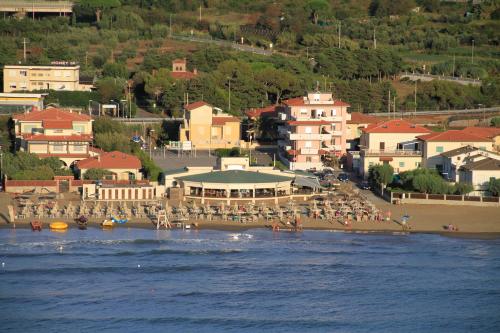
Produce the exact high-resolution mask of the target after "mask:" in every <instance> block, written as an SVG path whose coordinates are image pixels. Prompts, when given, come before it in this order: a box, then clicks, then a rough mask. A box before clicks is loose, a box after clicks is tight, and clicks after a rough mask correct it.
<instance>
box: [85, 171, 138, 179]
mask: <svg viewBox="0 0 500 333" xmlns="http://www.w3.org/2000/svg"><path fill="white" fill-rule="evenodd" d="M88 170H89V169H78V172H79V175H80V178H83V175H84V174H85V172H87V171H88ZM106 170H109V171H111V172H113V173H114V174H115V176H114V178H113V179H116V180H131V179H130V177H129V175H130V174H132V175H134V178H133V179H136V180H141V179H142V173H141V172H140V171H139V170H138V169H106Z"/></svg>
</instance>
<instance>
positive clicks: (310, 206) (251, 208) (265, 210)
mask: <svg viewBox="0 0 500 333" xmlns="http://www.w3.org/2000/svg"><path fill="white" fill-rule="evenodd" d="M375 200H376V204H374V203H373V202H372V201H370V200H368V199H367V198H366V197H365V196H364V195H363V194H360V193H359V192H357V191H354V192H347V191H340V192H337V193H334V194H329V195H326V196H317V197H315V198H313V199H311V200H308V201H292V200H290V201H288V202H285V203H280V204H264V203H256V204H251V203H247V204H231V205H228V204H224V203H218V204H211V205H201V204H200V203H197V202H196V201H187V202H176V203H175V202H169V201H168V200H156V201H144V202H131V203H124V202H121V203H120V202H100V201H68V200H55V199H52V198H44V197H43V196H23V195H19V196H16V197H10V196H8V195H5V194H3V195H2V197H1V203H2V205H1V208H0V209H1V210H2V211H1V213H2V216H3V217H4V218H3V219H2V220H3V221H2V223H1V224H0V227H3V228H13V227H28V226H29V224H30V222H31V221H32V220H34V219H37V220H40V221H42V222H43V223H44V224H45V225H46V226H48V223H50V222H53V221H56V220H57V221H65V222H68V223H69V224H70V226H71V227H77V222H76V219H77V218H79V217H80V216H85V217H87V218H88V223H89V227H92V226H99V225H100V224H101V223H102V222H103V220H105V219H111V218H116V219H118V217H120V216H126V217H127V220H128V221H127V222H126V223H124V224H122V225H120V227H136V228H157V227H161V228H164V227H165V224H166V223H163V222H164V221H158V217H159V216H160V217H161V216H164V217H166V221H168V222H169V224H170V226H172V227H183V226H185V225H190V226H191V225H192V226H193V228H203V229H224V230H236V229H249V228H265V227H267V228H269V229H274V230H275V231H277V230H281V231H285V230H296V229H297V227H298V226H300V228H301V229H315V230H340V231H352V232H355V231H359V232H368V231H373V232H401V231H404V232H433V233H447V234H449V233H450V231H449V230H447V229H448V227H449V226H450V225H452V226H453V227H454V229H457V231H453V233H454V234H459V233H467V234H470V233H473V234H475V233H480V234H485V233H491V234H492V235H493V236H495V235H496V234H497V233H498V235H500V208H498V207H475V206H445V205H438V204H436V205H432V204H426V205H418V204H405V205H391V204H389V203H387V202H384V201H382V200H378V199H375ZM375 200H374V201H375ZM404 216H408V218H406V219H405V218H403V217H404ZM12 217H13V219H12ZM403 220H407V223H403ZM273 227H274V228H273ZM276 227H277V228H276Z"/></svg>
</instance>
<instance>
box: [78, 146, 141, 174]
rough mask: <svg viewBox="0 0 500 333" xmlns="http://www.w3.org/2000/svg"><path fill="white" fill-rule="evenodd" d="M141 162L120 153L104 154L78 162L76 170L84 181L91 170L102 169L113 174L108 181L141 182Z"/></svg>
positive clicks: (134, 157) (132, 156) (131, 156)
mask: <svg viewBox="0 0 500 333" xmlns="http://www.w3.org/2000/svg"><path fill="white" fill-rule="evenodd" d="M141 168H142V165H141V161H140V160H139V158H137V157H136V156H134V155H129V154H125V153H122V152H120V151H112V152H107V153H105V152H103V153H101V154H99V155H97V156H95V157H89V158H86V159H84V160H81V161H78V162H76V164H75V170H76V171H77V173H78V174H79V176H80V177H79V178H80V179H82V178H84V176H85V173H86V172H87V171H88V170H90V169H102V170H108V171H110V172H112V175H109V176H107V177H106V179H115V180H141V179H142V173H141Z"/></svg>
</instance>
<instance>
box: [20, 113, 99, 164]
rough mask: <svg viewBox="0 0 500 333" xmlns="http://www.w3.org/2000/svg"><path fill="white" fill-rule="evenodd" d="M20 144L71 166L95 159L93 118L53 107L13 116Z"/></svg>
mask: <svg viewBox="0 0 500 333" xmlns="http://www.w3.org/2000/svg"><path fill="white" fill-rule="evenodd" d="M12 119H13V120H14V126H15V132H16V145H17V147H18V148H19V149H20V150H21V151H27V152H30V153H34V154H37V155H38V156H39V157H58V158H59V159H60V160H61V161H63V162H64V163H65V164H66V165H67V166H70V165H71V164H73V163H74V162H75V161H78V160H82V159H85V158H88V157H90V156H94V155H95V154H94V153H92V152H91V151H90V148H89V146H90V143H91V142H92V121H93V120H92V118H91V117H90V116H88V115H85V114H81V113H77V112H71V111H64V110H61V109H56V108H50V109H45V110H42V111H31V112H27V113H24V114H17V115H14V116H12Z"/></svg>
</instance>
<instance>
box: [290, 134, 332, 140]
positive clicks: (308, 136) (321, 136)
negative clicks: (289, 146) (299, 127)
mask: <svg viewBox="0 0 500 333" xmlns="http://www.w3.org/2000/svg"><path fill="white" fill-rule="evenodd" d="M331 138H332V135H331V134H318V133H291V134H290V140H319V141H323V140H329V139H331Z"/></svg>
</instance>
